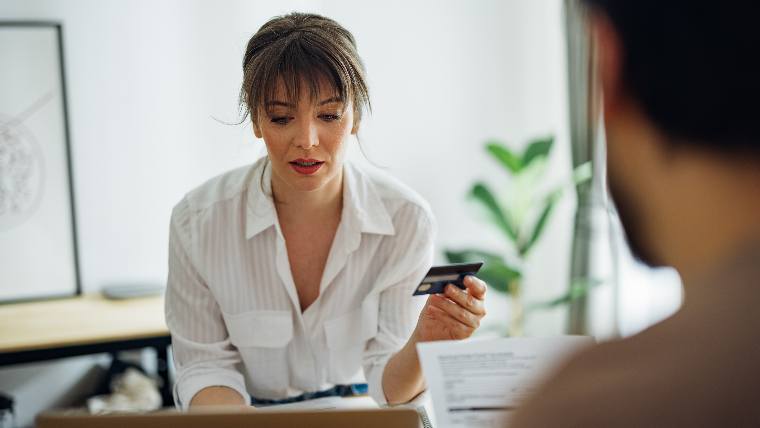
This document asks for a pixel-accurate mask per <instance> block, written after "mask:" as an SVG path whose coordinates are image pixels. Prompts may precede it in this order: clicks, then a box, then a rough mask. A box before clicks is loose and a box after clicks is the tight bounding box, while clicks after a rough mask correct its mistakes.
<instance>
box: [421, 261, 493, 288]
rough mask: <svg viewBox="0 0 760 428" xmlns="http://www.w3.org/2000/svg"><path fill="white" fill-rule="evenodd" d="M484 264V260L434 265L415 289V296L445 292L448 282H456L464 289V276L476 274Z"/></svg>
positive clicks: (455, 283)
mask: <svg viewBox="0 0 760 428" xmlns="http://www.w3.org/2000/svg"><path fill="white" fill-rule="evenodd" d="M481 266H483V262H474V263H457V264H453V265H444V266H433V267H431V268H430V270H429V271H428V273H427V274H426V275H425V278H423V279H422V282H420V285H418V286H417V289H416V290H414V294H413V295H414V296H420V295H423V294H439V293H443V290H444V289H445V288H446V285H447V284H454V285H456V286H457V287H459V288H461V289H462V290H464V289H465V286H464V283H463V282H462V281H464V277H466V276H467V275H475V274H476V273H478V271H479V270H480V267H481Z"/></svg>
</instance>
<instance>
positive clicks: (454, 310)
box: [430, 294, 481, 329]
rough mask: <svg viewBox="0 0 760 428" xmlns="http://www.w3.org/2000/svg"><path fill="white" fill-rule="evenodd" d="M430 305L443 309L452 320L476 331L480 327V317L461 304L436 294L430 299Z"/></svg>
mask: <svg viewBox="0 0 760 428" xmlns="http://www.w3.org/2000/svg"><path fill="white" fill-rule="evenodd" d="M430 304H431V306H433V307H435V308H438V309H441V310H442V311H444V312H445V313H446V314H448V315H449V316H450V317H451V318H453V319H455V320H456V321H458V322H460V323H462V324H464V325H466V326H468V327H470V328H472V329H476V328H478V327H479V326H480V318H481V317H480V316H478V315H476V314H474V313H472V312H470V311H469V310H468V309H466V308H464V307H462V305H461V304H458V303H456V302H453V301H451V300H449V299H447V298H446V297H443V296H441V295H437V294H436V295H434V297H432V298H431V299H430Z"/></svg>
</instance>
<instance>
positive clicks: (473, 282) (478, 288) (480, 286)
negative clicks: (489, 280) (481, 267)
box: [463, 275, 488, 300]
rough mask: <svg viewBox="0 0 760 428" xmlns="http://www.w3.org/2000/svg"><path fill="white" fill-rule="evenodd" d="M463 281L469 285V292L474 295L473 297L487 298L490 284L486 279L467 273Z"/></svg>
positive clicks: (465, 284) (466, 285)
mask: <svg viewBox="0 0 760 428" xmlns="http://www.w3.org/2000/svg"><path fill="white" fill-rule="evenodd" d="M463 282H464V286H465V287H467V292H468V293H469V294H470V295H472V296H473V297H475V298H476V299H479V300H483V298H485V296H486V289H487V288H488V286H486V283H485V281H483V280H482V279H480V278H478V277H476V276H472V275H467V276H466V277H464V281H463Z"/></svg>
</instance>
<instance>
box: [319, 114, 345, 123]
mask: <svg viewBox="0 0 760 428" xmlns="http://www.w3.org/2000/svg"><path fill="white" fill-rule="evenodd" d="M319 118H320V119H322V120H324V121H325V122H335V121H338V120H340V115H339V114H320V115H319Z"/></svg>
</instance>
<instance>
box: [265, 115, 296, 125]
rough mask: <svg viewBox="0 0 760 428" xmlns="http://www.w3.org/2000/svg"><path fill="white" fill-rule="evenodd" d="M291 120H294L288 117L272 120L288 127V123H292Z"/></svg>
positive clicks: (275, 117)
mask: <svg viewBox="0 0 760 428" xmlns="http://www.w3.org/2000/svg"><path fill="white" fill-rule="evenodd" d="M291 119H292V118H291V117H288V116H274V117H271V118H270V120H271V121H272V123H276V124H278V125H287V124H288V122H290V120H291Z"/></svg>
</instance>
